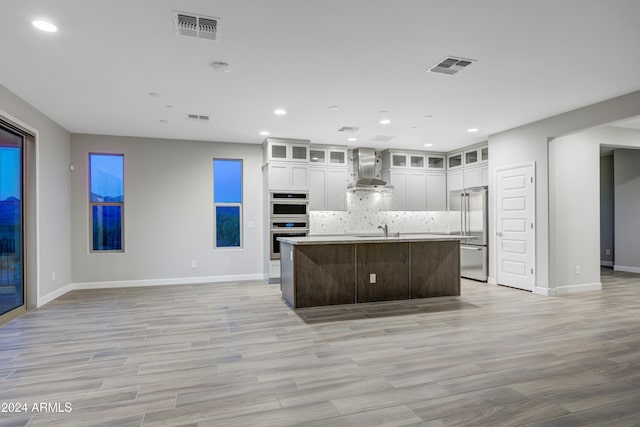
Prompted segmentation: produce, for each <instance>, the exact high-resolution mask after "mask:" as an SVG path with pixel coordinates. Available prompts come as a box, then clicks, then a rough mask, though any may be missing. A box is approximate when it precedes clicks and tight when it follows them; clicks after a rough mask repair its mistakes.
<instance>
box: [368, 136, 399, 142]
mask: <svg viewBox="0 0 640 427" xmlns="http://www.w3.org/2000/svg"><path fill="white" fill-rule="evenodd" d="M394 138H397V137H396V136H392V135H376V136H374V137H373V138H371V139H370V141H375V142H389V141H391V140H392V139H394Z"/></svg>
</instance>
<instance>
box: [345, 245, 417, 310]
mask: <svg viewBox="0 0 640 427" xmlns="http://www.w3.org/2000/svg"><path fill="white" fill-rule="evenodd" d="M356 246H357V248H356V258H357V261H356V263H357V270H358V278H357V281H358V302H359V303H360V302H372V301H392V300H401V299H408V298H409V243H407V242H397V243H362V244H358V245H356ZM370 274H375V275H376V283H370Z"/></svg>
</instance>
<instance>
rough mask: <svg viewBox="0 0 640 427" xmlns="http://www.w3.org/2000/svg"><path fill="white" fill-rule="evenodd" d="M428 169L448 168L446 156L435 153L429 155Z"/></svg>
mask: <svg viewBox="0 0 640 427" xmlns="http://www.w3.org/2000/svg"><path fill="white" fill-rule="evenodd" d="M427 169H432V170H441V171H444V170H447V167H446V163H445V156H443V155H435V154H429V155H427Z"/></svg>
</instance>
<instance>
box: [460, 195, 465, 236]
mask: <svg viewBox="0 0 640 427" xmlns="http://www.w3.org/2000/svg"><path fill="white" fill-rule="evenodd" d="M464 214H465V212H464V193H460V235H461V236H462V235H464V219H463V215H464ZM465 216H466V215H465Z"/></svg>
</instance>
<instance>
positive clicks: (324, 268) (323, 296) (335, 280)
mask: <svg viewBox="0 0 640 427" xmlns="http://www.w3.org/2000/svg"><path fill="white" fill-rule="evenodd" d="M355 248H356V245H355V244H335V245H334V244H320V245H298V246H296V247H295V253H294V261H295V296H296V298H295V300H296V304H295V307H296V308H301V307H316V306H322V305H335V304H354V303H355V302H356V300H355V262H354V261H355Z"/></svg>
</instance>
